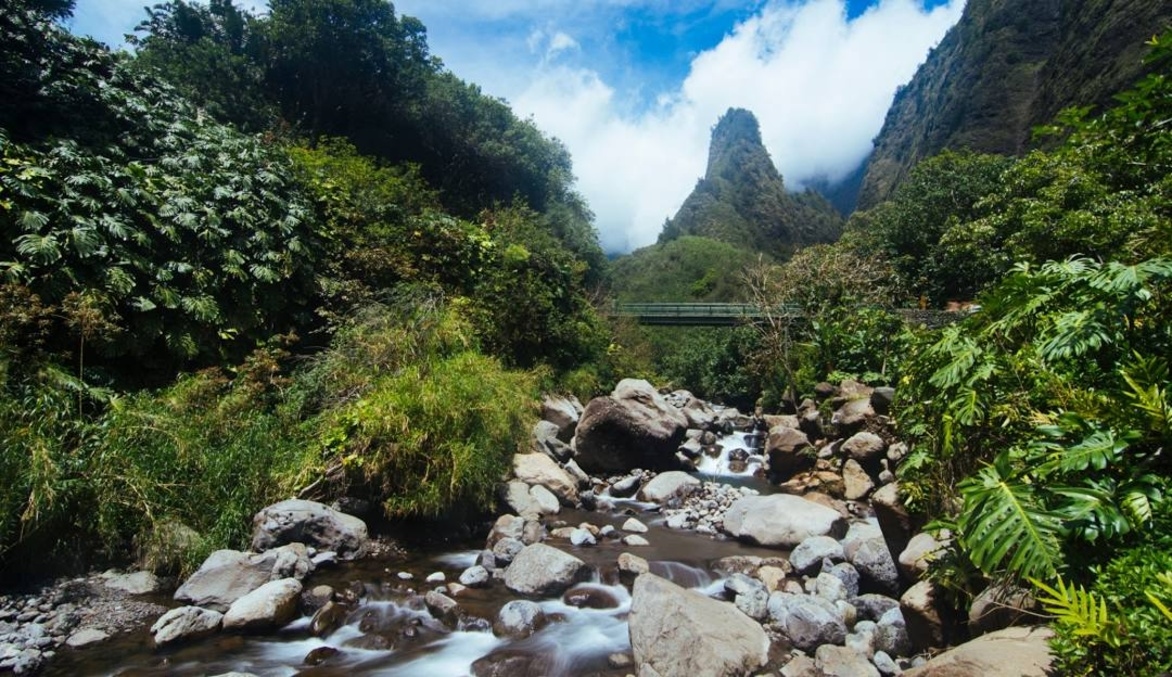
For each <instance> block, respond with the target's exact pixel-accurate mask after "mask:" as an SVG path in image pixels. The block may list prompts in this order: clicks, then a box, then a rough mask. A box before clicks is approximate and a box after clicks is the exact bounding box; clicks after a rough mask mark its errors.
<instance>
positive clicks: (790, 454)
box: [765, 425, 814, 482]
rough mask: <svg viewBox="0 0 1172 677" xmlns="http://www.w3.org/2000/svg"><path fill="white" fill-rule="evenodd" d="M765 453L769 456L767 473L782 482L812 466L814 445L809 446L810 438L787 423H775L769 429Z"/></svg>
mask: <svg viewBox="0 0 1172 677" xmlns="http://www.w3.org/2000/svg"><path fill="white" fill-rule="evenodd" d="M765 455H766V456H767V457H768V458H769V474H770V478H771V479H772V480H773V481H774V482H784V481H786V480H788V479H790V478H791V477H793V476H794V475H796V474H798V473H800V472H803V471H806V470H809V469H811V468H813V467H814V447H812V446H810V438H809V437H808V436H807V435H806V433H804V432H802V431H800V430H797V429H795V428H793V427H791V426H789V425H775V426H773V427H772V428H770V429H769V437H768V438H766V441H765Z"/></svg>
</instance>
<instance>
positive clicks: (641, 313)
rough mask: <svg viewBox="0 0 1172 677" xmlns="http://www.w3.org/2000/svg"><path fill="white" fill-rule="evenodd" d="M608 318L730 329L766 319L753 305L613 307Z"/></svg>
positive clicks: (788, 310)
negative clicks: (626, 318) (627, 318)
mask: <svg viewBox="0 0 1172 677" xmlns="http://www.w3.org/2000/svg"><path fill="white" fill-rule="evenodd" d="M779 313H780V314H784V315H790V316H791V317H796V316H798V315H800V314H801V311H800V310H799V309H798V308H797V307H796V306H782V307H781V308H779ZM607 314H608V315H610V316H611V317H630V318H634V319H635V321H636V322H638V323H639V324H650V325H674V326H692V327H729V326H733V325H737V324H744V323H746V322H753V321H756V320H760V319H763V318H764V317H765V313H763V312H761V308H760V306H757V305H754V304H752V303H616V304H615V305H613V306H612V307H611V308H610V311H609V313H607Z"/></svg>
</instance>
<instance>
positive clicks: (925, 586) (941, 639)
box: [899, 581, 952, 651]
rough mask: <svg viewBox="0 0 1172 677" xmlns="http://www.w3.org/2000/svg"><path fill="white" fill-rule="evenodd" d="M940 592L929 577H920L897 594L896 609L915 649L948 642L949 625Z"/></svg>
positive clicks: (949, 635) (923, 648)
mask: <svg viewBox="0 0 1172 677" xmlns="http://www.w3.org/2000/svg"><path fill="white" fill-rule="evenodd" d="M941 592H942V591H941V590H940V589H939V588H938V587H937V586H936V585H935V584H934V583H932V582H931V581H920V582H919V583H916V584H915V585H913V586H912V587H910V588H908V589H907V592H905V593H903V596H902V597H900V598H899V609H900V612H902V614H903V618H904V621H905V622H906V623H907V629H908V635H909V636H910V637H911V638H912V641H913V643H914V647H915V649H916V650H920V651H922V650H925V649H930V648H933V647H941V646H948V642H949V640H950V639H951V635H952V632H951V630H952V628H951V623H950V622H949V621H950V616H949V615H948V610H947V608H946V607H945V603H944V600H943V598H942V595H941Z"/></svg>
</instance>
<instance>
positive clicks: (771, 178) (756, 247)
mask: <svg viewBox="0 0 1172 677" xmlns="http://www.w3.org/2000/svg"><path fill="white" fill-rule="evenodd" d="M841 230H842V218H841V217H840V216H839V215H838V213H837V212H836V211H835V210H834V207H833V206H831V205H830V203H829V202H827V201H826V200H825V199H824V198H823V197H822V196H820V195H818V194H816V193H813V192H811V191H807V192H805V193H800V194H791V193H789V192H787V191H786V189H785V183H784V181H783V180H782V177H781V175H780V174H779V173H778V171H777V168H776V167H775V166H774V164H773V160H772V159H770V157H769V153H768V151H766V150H765V146H764V144H762V142H761V131H760V128H759V127H758V124H757V118H756V117H754V116H753V114H752V113H750V112H749V111H747V110H743V109H739V108H733V109H729V111H728V112H727V113H725V114H724V115H723V116H721V118H720V120H719V121H718V122H717V124H716V127H715V128H714V129H713V131H712V143H711V145H710V146H709V150H708V168H707V170H706V172H705V174H704V178H702V179H700V180H699V182H697V184H696V188H695V189H694V190H693V191H692V193H691V195H689V196H688V198H687V199H686V200H685V201H684V203H683V205H682V206H681V207H680V209H679V211H678V212H677V213H676V215H675V217H673V218H672V219H670V220H669V221H668V222H667V223H666V224H665V225H664V230H663V233H661V234H660V236H659V242H660V243H664V242H668V241H670V240H674V239H676V238H678V237H680V236H682V235H698V236H702V237H709V238H713V239H716V240H721V241H723V242H727V243H729V244H732V245H735V246H738V247H742V248H745V249H749V250H753V251H763V252H766V253H769V254H771V255H774V256H778V257H781V258H785V257H787V256H788V255H789V254H790V253H792V252H793V250H794V249H796V248H797V247H799V246H801V245H805V244H812V243H815V242H831V241H834V240H835V239H837V238H838V236H839V234H840V233H841Z"/></svg>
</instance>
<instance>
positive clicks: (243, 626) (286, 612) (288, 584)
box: [224, 578, 301, 631]
mask: <svg viewBox="0 0 1172 677" xmlns="http://www.w3.org/2000/svg"><path fill="white" fill-rule="evenodd" d="M300 597H301V581H299V580H297V579H296V578H282V579H281V580H278V581H270V582H268V583H265V584H264V585H262V586H260V587H259V588H257V589H256V590H253V591H252V592H250V593H248V594H247V595H245V596H243V597H241V598H240V599H238V600H236V601H235V602H233V603H232V606H231V607H229V608H228V612H227V613H225V614H224V629H225V630H244V631H250V630H272V629H274V628H279V627H281V626H282V625H285V624H286V623H288V622H289V621H291V620H293V619H294V618H296V617H297V601H298V599H299V598H300Z"/></svg>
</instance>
